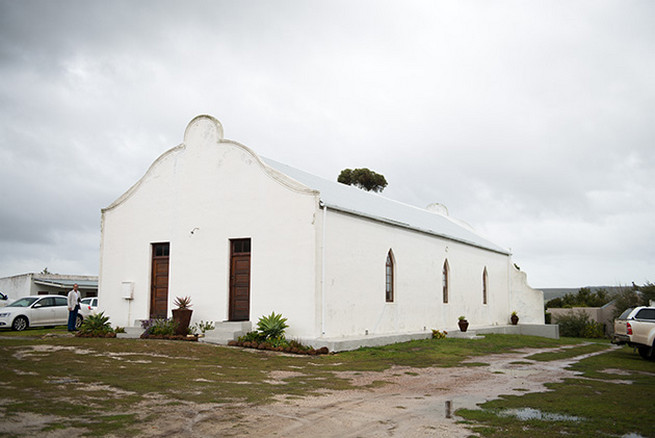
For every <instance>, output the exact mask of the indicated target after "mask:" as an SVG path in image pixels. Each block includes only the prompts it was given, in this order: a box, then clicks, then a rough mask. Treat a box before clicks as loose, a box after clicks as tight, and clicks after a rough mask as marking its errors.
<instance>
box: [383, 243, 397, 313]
mask: <svg viewBox="0 0 655 438" xmlns="http://www.w3.org/2000/svg"><path fill="white" fill-rule="evenodd" d="M394 265H395V263H394V259H393V251H391V250H389V252H388V253H387V264H386V275H385V300H386V302H387V303H393V299H394V287H393V286H394V276H395V272H394Z"/></svg>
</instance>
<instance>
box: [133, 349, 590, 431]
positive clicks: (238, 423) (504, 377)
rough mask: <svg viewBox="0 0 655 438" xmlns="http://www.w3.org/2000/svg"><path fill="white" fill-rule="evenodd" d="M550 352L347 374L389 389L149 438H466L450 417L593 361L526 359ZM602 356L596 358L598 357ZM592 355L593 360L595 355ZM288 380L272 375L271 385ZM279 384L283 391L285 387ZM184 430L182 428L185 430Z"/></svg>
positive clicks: (191, 422)
mask: <svg viewBox="0 0 655 438" xmlns="http://www.w3.org/2000/svg"><path fill="white" fill-rule="evenodd" d="M542 351H552V349H544V350H537V349H526V350H522V351H521V352H519V353H511V354H495V355H490V356H478V357H476V358H474V359H473V360H472V361H474V362H483V363H487V364H489V365H487V366H475V367H457V368H421V369H415V368H407V367H394V368H392V369H389V370H387V371H385V372H383V373H372V372H370V373H345V374H343V375H344V376H346V377H349V378H350V379H352V381H353V382H354V383H355V384H356V385H357V386H364V385H367V384H369V383H371V382H372V381H374V380H383V381H386V382H389V384H388V385H384V386H380V387H377V388H375V389H369V388H366V389H364V388H363V389H361V390H349V391H336V392H330V393H327V394H325V395H322V396H319V397H306V398H290V399H281V400H278V401H277V402H276V403H274V404H271V405H266V406H257V407H251V406H245V405H242V406H241V405H237V406H234V405H233V406H230V407H227V408H226V407H221V408H218V409H217V407H215V406H205V407H203V406H193V405H187V406H184V407H180V409H179V411H178V412H175V413H174V414H173V413H169V414H167V415H166V418H164V419H162V418H159V419H158V420H157V423H156V424H152V425H150V426H149V427H148V428H147V430H146V431H145V433H144V434H143V435H142V436H143V437H146V436H159V437H163V436H182V437H207V436H239V437H240V436H256V437H307V436H310V437H335V436H338V437H383V436H392V437H393V436H397V437H435V436H439V437H467V436H470V435H471V432H470V430H468V429H466V428H465V427H464V426H463V425H461V424H457V418H456V417H455V416H454V415H453V416H451V418H447V417H446V402H450V406H451V411H453V412H454V411H455V410H456V409H460V408H475V407H476V405H477V404H478V403H482V402H485V401H487V400H491V399H494V398H498V396H499V395H501V394H525V393H526V392H542V391H545V390H546V389H545V387H544V384H545V383H549V382H559V381H562V380H563V379H565V378H568V377H572V376H574V375H575V374H574V373H573V372H572V371H569V370H566V369H565V368H566V367H567V366H568V365H570V364H571V363H574V362H576V361H578V360H581V359H582V358H584V357H588V356H590V355H585V356H579V357H576V358H574V359H567V360H562V361H550V362H537V361H531V360H527V359H525V358H526V356H529V355H531V354H534V353H539V352H542ZM594 354H599V353H594ZM592 355H593V354H592ZM284 377H286V375H284V374H282V373H279V374H276V373H273V374H272V375H271V378H272V379H278V380H279V379H282V378H284ZM279 381H280V384H283V382H282V381H281V380H279ZM180 422H183V424H184V426H183V427H180Z"/></svg>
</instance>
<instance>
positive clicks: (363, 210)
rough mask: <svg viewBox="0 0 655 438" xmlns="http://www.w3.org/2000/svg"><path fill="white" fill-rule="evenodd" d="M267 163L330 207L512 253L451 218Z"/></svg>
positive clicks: (268, 161)
mask: <svg viewBox="0 0 655 438" xmlns="http://www.w3.org/2000/svg"><path fill="white" fill-rule="evenodd" d="M261 158H262V160H263V161H264V163H266V164H267V165H269V166H270V167H272V168H273V169H275V170H277V171H279V172H282V173H283V174H285V175H287V176H288V177H290V178H292V179H294V180H296V181H298V182H299V183H301V184H303V185H305V186H307V187H309V188H311V189H314V190H316V191H318V192H319V193H320V195H319V197H320V200H321V202H322V203H323V205H325V206H327V208H331V209H334V210H339V211H342V212H345V213H350V214H354V215H357V216H362V217H366V218H369V219H373V220H377V221H381V222H385V223H388V224H392V225H396V226H400V227H403V228H408V229H412V230H416V231H420V232H424V233H428V234H432V235H435V236H439V237H443V238H446V239H449V240H454V241H457V242H461V243H465V244H467V245H471V246H475V247H478V248H483V249H487V250H490V251H494V252H497V253H500V254H505V255H509V254H510V252H509V251H508V250H507V249H505V248H503V247H501V246H499V245H496V244H495V243H493V242H491V241H490V240H488V239H486V238H484V237H482V236H481V235H479V234H478V233H477V232H475V231H474V230H473V229H471V228H470V227H469V226H468V225H466V224H464V223H462V222H459V221H457V220H456V219H453V218H451V217H449V216H446V215H443V214H439V213H436V212H432V211H429V210H425V209H423V208H419V207H414V206H412V205H408V204H404V203H402V202H398V201H394V200H392V199H389V198H385V197H384V196H381V195H379V194H377V193H371V192H366V191H364V190H361V189H358V188H356V187H352V186H348V185H345V184H341V183H338V182H335V181H330V180H327V179H324V178H321V177H318V176H315V175H312V174H310V173H307V172H304V171H302V170H299V169H295V168H293V167H291V166H288V165H286V164H282V163H279V162H277V161H274V160H271V159H269V158H264V157H261Z"/></svg>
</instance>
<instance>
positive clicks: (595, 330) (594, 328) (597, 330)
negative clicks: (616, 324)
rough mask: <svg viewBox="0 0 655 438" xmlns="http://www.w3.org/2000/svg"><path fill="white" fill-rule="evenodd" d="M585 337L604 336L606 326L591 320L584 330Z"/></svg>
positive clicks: (583, 335)
mask: <svg viewBox="0 0 655 438" xmlns="http://www.w3.org/2000/svg"><path fill="white" fill-rule="evenodd" d="M582 337H583V338H604V337H605V326H604V325H603V324H601V323H600V322H596V321H589V323H588V324H587V325H586V326H585V327H584V329H583V330H582Z"/></svg>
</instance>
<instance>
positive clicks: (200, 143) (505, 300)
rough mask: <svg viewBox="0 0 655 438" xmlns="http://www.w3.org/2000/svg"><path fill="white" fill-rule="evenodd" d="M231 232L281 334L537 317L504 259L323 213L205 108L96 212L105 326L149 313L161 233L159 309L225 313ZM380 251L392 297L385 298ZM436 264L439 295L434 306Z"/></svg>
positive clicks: (203, 316)
mask: <svg viewBox="0 0 655 438" xmlns="http://www.w3.org/2000/svg"><path fill="white" fill-rule="evenodd" d="M434 214H437V213H434ZM192 231H193V232H192ZM235 238H251V239H252V248H251V290H250V297H251V305H250V320H251V321H252V322H253V323H256V322H257V320H258V319H259V317H261V316H263V315H267V314H270V313H271V312H272V311H275V312H277V313H282V314H283V315H284V316H285V317H287V318H288V321H289V324H290V329H289V330H288V332H287V334H288V335H289V336H290V337H298V338H304V339H312V338H313V339H316V338H320V337H326V338H334V337H344V336H363V335H365V334H366V333H367V332H368V333H369V334H371V335H376V334H395V333H416V332H420V331H423V330H425V331H426V332H428V331H429V330H431V329H440V330H449V331H450V330H457V321H458V317H459V316H460V315H464V316H465V317H466V318H467V319H468V321H469V322H470V324H471V327H472V328H476V327H488V326H493V325H506V324H508V321H509V315H510V313H511V311H512V310H517V311H518V312H519V315H520V317H521V322H541V323H543V311H542V307H543V296H542V295H541V293H540V291H534V290H533V289H531V288H530V287H529V286H527V283H526V282H525V278H524V277H522V275H523V274H522V273H518V274H517V272H518V271H516V272H514V271H515V270H514V268H513V266H512V263H511V260H510V257H509V256H508V255H505V254H500V253H496V252H493V251H489V250H484V249H480V248H476V247H472V246H470V245H465V244H462V243H457V242H454V241H451V240H447V239H444V238H440V237H436V236H431V235H428V234H425V233H420V232H416V231H412V230H408V229H405V228H402V227H397V226H392V225H389V224H384V223H381V222H377V221H373V220H368V219H363V218H361V217H358V216H353V215H350V214H346V213H341V212H339V211H337V210H333V209H328V210H327V213H326V212H325V210H324V209H322V208H319V194H318V192H315V191H313V190H310V189H309V188H307V187H305V186H302V185H301V184H300V183H297V182H296V181H295V180H292V179H290V178H289V177H287V176H285V175H283V174H281V173H279V172H277V171H275V170H273V169H272V168H270V167H268V166H266V165H265V164H263V163H262V162H261V160H260V159H259V158H258V157H257V156H256V154H255V153H254V152H252V151H251V150H250V149H248V148H247V147H245V146H242V145H240V144H238V143H236V142H232V141H229V140H225V139H223V131H222V127H221V125H220V123H219V122H218V121H217V120H215V119H213V118H212V117H209V116H200V117H197V118H196V119H194V120H193V121H192V122H191V123H190V124H189V126H188V127H187V130H186V132H185V135H184V142H183V143H182V144H181V145H180V146H177V147H175V148H173V149H171V150H170V151H168V152H166V153H164V154H163V155H162V156H161V157H159V158H158V159H157V160H156V161H155V162H154V163H153V165H152V166H151V168H150V169H149V170H148V171H147V173H146V174H145V175H144V177H143V178H142V179H141V180H140V181H139V182H137V183H136V184H135V185H134V186H133V187H132V188H131V189H130V190H128V191H127V192H126V193H125V194H124V195H123V196H121V197H120V198H119V199H118V200H117V201H116V202H115V203H113V204H112V205H111V206H109V207H107V208H106V209H104V210H103V218H102V242H101V263H100V279H99V297H100V305H101V310H104V311H105V312H106V314H107V315H109V316H110V317H111V319H112V323H113V324H114V325H125V326H131V325H133V324H134V321H135V320H140V319H147V318H148V316H149V312H150V309H149V307H150V275H151V263H152V262H151V244H152V243H160V242H170V259H169V260H170V271H169V303H168V309H169V315H170V310H171V309H172V308H173V301H174V299H175V297H176V296H187V295H188V296H191V298H192V302H193V310H194V313H193V319H192V322H195V321H200V320H205V321H224V320H227V318H228V310H229V308H228V306H229V302H228V301H229V273H230V272H229V270H230V267H229V264H230V260H229V259H230V248H229V240H230V239H235ZM389 249H392V251H393V254H394V260H395V299H394V302H393V303H386V302H385V262H386V257H387V253H388V251H389ZM446 259H448V263H449V266H450V292H449V302H448V303H447V304H444V303H443V302H442V267H443V263H444V260H446ZM485 267H486V269H487V273H488V301H487V304H483V302H482V275H483V271H484V269H485ZM124 282H130V283H133V285H134V294H133V298H134V299H133V300H126V299H124V298H123V296H124V295H125V292H124V290H123V288H122V284H123V283H124ZM510 291H511V292H510ZM540 299H541V301H539V300H540ZM524 309H526V310H524ZM528 309H529V310H528ZM540 318H541V319H540Z"/></svg>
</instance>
